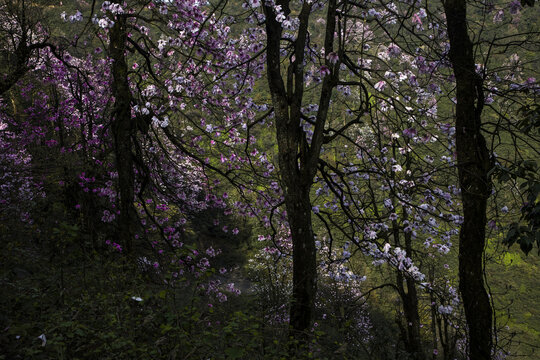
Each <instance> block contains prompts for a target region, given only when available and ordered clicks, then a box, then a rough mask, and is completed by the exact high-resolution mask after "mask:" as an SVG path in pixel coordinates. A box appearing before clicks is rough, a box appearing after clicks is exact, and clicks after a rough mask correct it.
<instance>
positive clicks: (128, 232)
mask: <svg viewBox="0 0 540 360" xmlns="http://www.w3.org/2000/svg"><path fill="white" fill-rule="evenodd" d="M109 39H110V56H111V59H112V60H113V63H112V75H113V83H112V90H113V96H114V99H115V104H114V114H113V124H112V131H113V135H114V151H115V156H116V169H117V171H118V187H119V191H120V216H119V219H118V231H119V240H120V242H121V244H122V245H123V246H125V248H126V251H127V252H128V253H129V252H131V250H132V248H133V243H132V241H133V240H132V239H133V228H132V221H133V216H132V214H133V212H134V208H133V199H134V191H135V190H134V173H133V154H132V151H131V145H132V144H131V141H132V139H131V138H132V134H133V122H132V120H131V105H130V99H131V92H130V90H129V83H128V76H127V73H128V67H127V63H126V58H125V51H126V40H127V31H126V18H125V17H124V16H121V15H118V18H117V21H116V22H115V23H114V26H113V27H112V28H111V30H110V33H109Z"/></svg>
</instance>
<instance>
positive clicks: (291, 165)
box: [265, 0, 336, 341]
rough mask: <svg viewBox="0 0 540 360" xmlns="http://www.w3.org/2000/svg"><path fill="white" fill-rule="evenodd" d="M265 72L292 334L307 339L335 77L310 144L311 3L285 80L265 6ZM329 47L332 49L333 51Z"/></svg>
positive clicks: (272, 19)
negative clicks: (306, 101)
mask: <svg viewBox="0 0 540 360" xmlns="http://www.w3.org/2000/svg"><path fill="white" fill-rule="evenodd" d="M277 3H278V5H281V6H282V10H283V12H284V13H285V15H289V13H290V10H289V1H288V0H281V1H277ZM335 4H336V1H335V0H330V1H329V5H328V9H329V10H328V14H329V15H328V19H330V22H329V24H327V29H326V30H327V38H329V39H330V40H328V39H327V40H326V42H325V48H326V49H330V50H331V49H332V41H333V36H334V30H335V14H334V13H335V6H336V5H335ZM265 13H266V22H265V26H266V36H267V39H266V43H267V76H268V85H269V89H270V93H271V96H272V104H273V106H274V112H275V124H276V137H277V142H278V158H279V168H280V174H281V183H282V186H283V190H284V197H285V207H286V209H287V220H288V222H289V227H290V230H291V237H292V243H293V293H292V299H291V308H290V327H291V336H292V337H293V338H295V339H297V340H301V341H302V340H304V339H305V335H306V332H305V330H306V329H308V328H309V327H310V326H311V323H312V321H313V314H314V309H315V294H316V289H317V285H316V284H317V281H316V279H317V266H316V251H315V238H314V234H313V230H312V223H311V199H310V190H311V186H312V183H313V178H314V176H315V174H316V172H317V164H318V159H319V154H320V150H321V146H322V142H323V136H322V129H323V128H324V122H325V121H326V116H327V113H328V108H329V104H330V97H331V93H332V88H333V86H334V84H335V81H334V80H332V77H331V76H328V77H327V78H326V79H324V81H323V85H322V90H321V95H320V100H319V111H318V113H317V120H316V121H317V125H316V130H315V132H314V136H313V140H312V143H311V144H308V142H307V140H306V135H305V133H304V132H303V130H302V128H301V126H300V124H301V116H302V114H301V107H302V101H303V94H304V54H305V43H306V39H307V35H308V23H309V16H310V13H311V5H310V4H309V2H304V3H303V5H302V9H301V11H300V13H299V14H298V19H299V28H298V33H297V37H296V40H295V45H294V50H293V56H292V57H291V58H290V59H289V66H288V70H287V76H286V81H284V80H283V76H282V73H281V70H282V69H281V67H282V63H281V60H282V58H281V35H282V27H281V24H280V23H279V22H278V21H276V13H275V10H274V9H273V7H272V6H269V5H266V6H265ZM330 50H328V51H330ZM285 83H286V84H287V86H285Z"/></svg>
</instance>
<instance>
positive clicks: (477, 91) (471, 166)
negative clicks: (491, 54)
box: [444, 0, 493, 360]
mask: <svg viewBox="0 0 540 360" xmlns="http://www.w3.org/2000/svg"><path fill="white" fill-rule="evenodd" d="M444 8H445V13H446V19H447V25H448V35H449V38H450V61H451V62H452V66H453V68H454V74H455V77H456V88H457V89H456V98H457V105H456V150H457V166H458V175H459V183H460V187H461V196H462V202H463V216H464V221H463V224H462V226H461V229H460V233H459V290H460V292H461V297H462V300H463V307H464V309H465V317H466V319H467V325H468V353H469V358H470V359H475V360H481V359H490V358H491V351H492V346H493V342H492V316H493V314H492V309H491V303H490V301H489V297H488V294H487V292H486V289H485V287H484V277H483V276H484V274H483V254H484V247H485V244H486V238H485V236H486V230H485V229H486V207H487V200H488V197H489V195H490V193H491V181H490V178H489V175H488V172H489V170H490V168H491V161H490V157H489V152H488V149H487V146H486V140H485V139H484V137H483V135H482V133H481V123H482V122H481V113H482V106H483V103H484V96H483V92H482V79H481V77H480V76H479V75H478V74H476V70H475V69H476V67H475V62H474V53H473V45H472V43H471V41H470V39H469V35H468V32H467V11H466V2H465V0H446V1H445V2H444Z"/></svg>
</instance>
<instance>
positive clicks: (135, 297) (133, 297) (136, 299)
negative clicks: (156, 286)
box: [131, 296, 143, 302]
mask: <svg viewBox="0 0 540 360" xmlns="http://www.w3.org/2000/svg"><path fill="white" fill-rule="evenodd" d="M131 299H132V300H135V301H137V302H141V301H143V299H142V298H141V297H138V296H132V297H131Z"/></svg>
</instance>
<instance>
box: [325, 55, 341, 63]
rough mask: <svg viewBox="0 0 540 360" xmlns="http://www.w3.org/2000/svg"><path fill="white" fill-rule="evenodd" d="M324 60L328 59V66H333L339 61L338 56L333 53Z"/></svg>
mask: <svg viewBox="0 0 540 360" xmlns="http://www.w3.org/2000/svg"><path fill="white" fill-rule="evenodd" d="M326 58H327V59H328V61H329V62H330V64H335V63H337V62H338V61H339V56H338V54H336V53H335V52H331V53H329V54H328V55H327V56H326Z"/></svg>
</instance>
